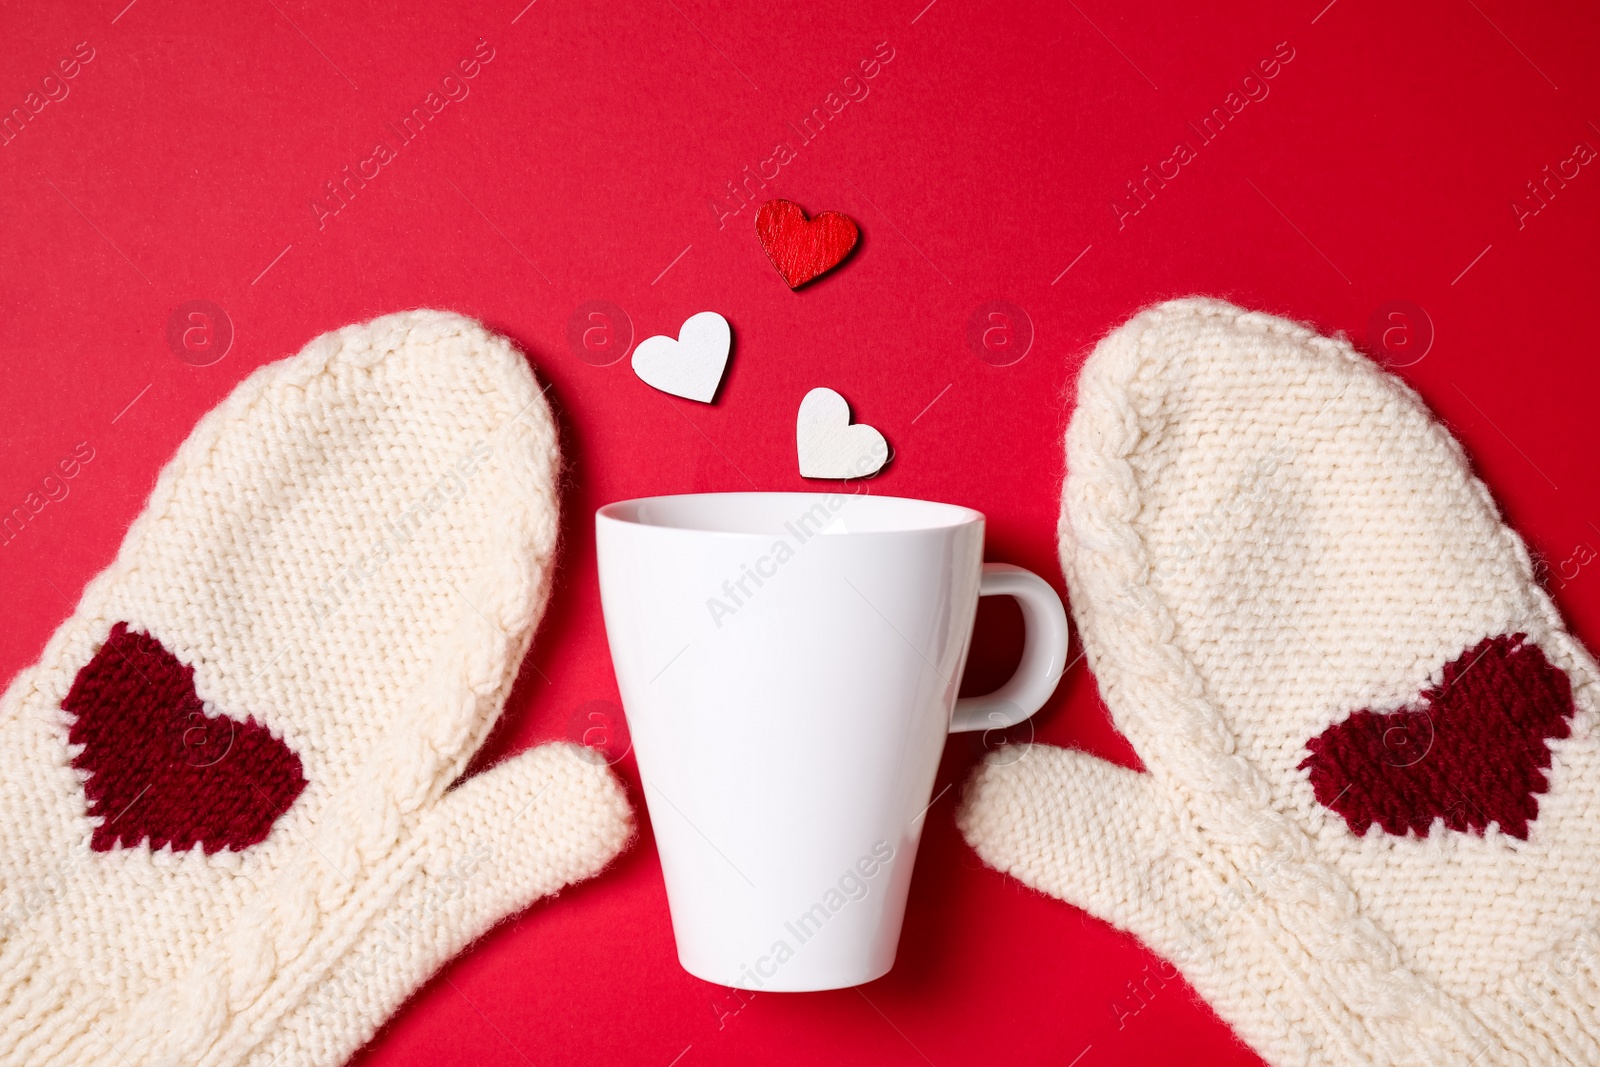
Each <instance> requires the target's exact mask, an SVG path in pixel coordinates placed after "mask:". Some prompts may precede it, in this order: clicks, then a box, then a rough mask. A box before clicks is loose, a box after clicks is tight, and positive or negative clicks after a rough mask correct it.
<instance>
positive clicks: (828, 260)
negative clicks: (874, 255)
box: [756, 200, 861, 289]
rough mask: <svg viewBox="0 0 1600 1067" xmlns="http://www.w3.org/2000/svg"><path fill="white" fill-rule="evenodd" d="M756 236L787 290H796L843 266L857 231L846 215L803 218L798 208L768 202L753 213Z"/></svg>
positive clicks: (829, 213) (785, 202)
mask: <svg viewBox="0 0 1600 1067" xmlns="http://www.w3.org/2000/svg"><path fill="white" fill-rule="evenodd" d="M756 234H757V235H758V236H759V237H760V238H761V247H762V248H764V249H766V253H767V258H768V259H770V260H772V265H773V266H774V267H777V268H778V273H779V274H781V275H783V280H784V281H786V282H788V283H789V288H791V289H798V288H800V287H801V286H802V285H804V284H806V283H807V282H809V281H811V280H813V279H814V278H816V277H817V276H818V275H821V274H825V273H827V272H828V271H830V270H832V269H833V268H834V267H837V266H838V265H839V264H840V263H843V262H844V260H845V257H846V256H848V255H849V254H850V252H851V250H852V249H854V248H855V246H856V242H857V241H858V240H860V239H861V231H860V229H858V228H857V226H856V224H855V221H854V220H853V219H851V218H850V216H848V215H841V214H839V213H838V212H837V211H824V212H823V213H822V214H820V215H818V216H817V217H816V218H814V219H808V218H806V213H805V212H804V211H803V210H801V207H800V205H799V204H795V203H791V202H790V201H788V200H768V201H767V202H766V203H765V204H762V205H761V210H760V211H758V212H756Z"/></svg>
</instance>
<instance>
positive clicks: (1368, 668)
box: [959, 300, 1600, 1067]
mask: <svg viewBox="0 0 1600 1067" xmlns="http://www.w3.org/2000/svg"><path fill="white" fill-rule="evenodd" d="M1067 469H1068V473H1067V479H1066V486H1065V490H1064V494H1063V501H1062V518H1061V527H1060V539H1061V557H1062V563H1063V566H1064V568H1065V570H1066V577H1067V584H1068V587H1069V590H1070V592H1071V596H1072V606H1073V611H1074V614H1075V615H1076V619H1077V624H1078V628H1079V631H1080V634H1081V636H1082V638H1083V642H1084V647H1085V649H1086V650H1087V654H1088V657H1089V662H1090V665H1091V666H1092V668H1093V670H1094V672H1095V674H1096V677H1097V678H1098V680H1099V684H1100V690H1101V693H1102V695H1103V697H1104V699H1105V701H1106V703H1107V705H1108V706H1109V708H1110V710H1111V714H1112V716H1113V718H1114V720H1115V722H1116V724H1117V726H1118V727H1119V728H1120V729H1121V730H1122V732H1123V733H1124V734H1125V735H1126V736H1127V737H1128V738H1129V740H1130V741H1132V743H1133V745H1134V747H1135V748H1136V749H1137V751H1138V753H1139V756H1140V758H1141V760H1142V761H1143V763H1144V765H1145V767H1146V768H1147V771H1148V773H1138V772H1135V771H1131V770H1126V769H1124V768H1121V767H1117V766H1113V765H1111V764H1109V763H1106V762H1104V761H1101V760H1098V759H1095V758H1093V757H1090V756H1088V755H1087V754H1085V753H1081V752H1073V751H1067V750H1062V749H1056V748H1050V747H1045V746H1030V747H1028V748H1026V749H1023V750H1022V753H1021V755H1020V756H1019V755H1018V753H1017V752H1015V751H1012V752H1002V753H997V754H996V756H994V757H991V759H990V760H989V762H988V763H987V764H985V765H984V766H983V767H982V768H980V769H979V771H978V772H977V773H976V774H975V775H974V777H973V779H972V782H971V783H970V785H969V786H968V791H967V794H966V797H965V800H964V802H963V806H962V809H961V812H960V815H959V821H960V825H961V829H962V831H963V832H964V834H965V835H966V837H967V840H968V841H969V842H970V843H971V844H972V845H973V847H974V848H975V849H977V851H978V853H979V854H980V855H981V856H982V857H983V858H984V859H985V860H986V861H987V862H988V863H990V864H991V865H993V866H995V867H997V868H999V869H1000V870H1003V871H1007V872H1010V873H1012V874H1014V875H1015V876H1017V877H1018V878H1020V879H1022V881H1024V882H1026V883H1027V884H1028V885H1031V886H1034V887H1036V888H1038V889H1041V890H1043V891H1045V892H1047V893H1050V894H1051V895H1053V896H1057V897H1060V898H1062V899H1064V900H1067V901H1070V902H1072V903H1073V904H1076V905H1077V906H1079V907H1081V908H1084V909H1085V910H1087V911H1090V912H1092V913H1094V914H1096V915H1098V916H1100V917H1102V918H1104V919H1106V920H1108V921H1110V922H1112V923H1115V924H1116V925H1118V926H1120V927H1122V928H1123V929H1125V930H1128V931H1130V932H1131V933H1133V934H1135V935H1136V936H1138V937H1139V938H1141V939H1142V940H1143V941H1145V942H1146V943H1147V944H1148V945H1150V946H1151V947H1152V948H1153V949H1154V950H1155V951H1157V952H1159V953H1161V954H1163V955H1164V956H1166V957H1167V958H1169V959H1170V960H1172V961H1173V962H1174V963H1176V964H1177V965H1178V966H1179V968H1181V969H1182V971H1183V972H1184V974H1185V976H1186V977H1187V978H1188V980H1189V981H1190V983H1191V984H1192V985H1193V986H1194V988H1195V989H1196V990H1198V991H1199V993H1200V994H1201V995H1202V996H1204V997H1205V998H1206V999H1207V1000H1208V1001H1210V1003H1211V1004H1212V1005H1213V1006H1214V1007H1215V1008H1216V1010H1217V1011H1218V1013H1219V1014H1220V1015H1221V1016H1222V1017H1223V1018H1224V1019H1226V1020H1227V1021H1228V1022H1229V1023H1230V1024H1231V1025H1232V1026H1233V1027H1234V1029H1235V1031H1236V1032H1237V1033H1238V1034H1239V1035H1240V1036H1241V1037H1243V1038H1244V1039H1245V1040H1246V1041H1248V1042H1249V1043H1250V1044H1251V1045H1252V1046H1254V1047H1255V1048H1256V1049H1257V1050H1258V1051H1259V1052H1260V1053H1261V1054H1262V1055H1263V1056H1265V1057H1266V1058H1267V1059H1268V1060H1269V1061H1271V1062H1272V1063H1274V1064H1276V1065H1278V1067H1288V1065H1291V1064H1336V1065H1351V1067H1353V1065H1357V1064H1361V1065H1366V1064H1438V1065H1441V1067H1442V1065H1445V1064H1451V1065H1456V1067H1462V1065H1466V1064H1478V1065H1481V1067H1497V1065H1503V1064H1507V1065H1508V1064H1530V1065H1531V1064H1539V1065H1544V1064H1552V1065H1553V1064H1570V1063H1597V1062H1600V971H1597V961H1600V926H1597V919H1600V898H1597V890H1600V752H1597V746H1596V722H1595V715H1596V712H1595V708H1596V698H1597V696H1600V690H1597V688H1596V677H1597V676H1596V670H1595V664H1594V662H1593V660H1592V659H1591V658H1590V656H1589V654H1588V652H1586V651H1585V650H1584V649H1583V648H1582V647H1581V646H1580V645H1579V644H1578V642H1577V641H1576V640H1574V639H1573V638H1572V636H1571V635H1569V634H1568V633H1567V631H1566V629H1565V628H1564V627H1563V625H1562V622H1561V619H1560V618H1559V616H1558V615H1557V613H1556V610H1555V608H1554V606H1553V605H1552V603H1551V601H1550V598H1549V597H1548V596H1547V595H1546V594H1545V592H1544V591H1543V590H1542V589H1541V588H1540V587H1539V585H1538V584H1537V583H1536V582H1535V580H1534V577H1533V572H1532V568H1531V566H1530V563H1529V557H1528V553H1527V550H1526V549H1525V548H1524V546H1523V544H1522V542H1521V540H1519V539H1518V537H1517V536H1516V534H1514V533H1513V532H1512V531H1511V530H1510V529H1508V528H1507V527H1506V526H1505V525H1504V524H1503V523H1502V522H1501V520H1500V517H1499V515H1498V513H1497V511H1496V509H1495V506H1494V504H1493V502H1492V500H1491V499H1490V497H1489V494H1488V492H1487V491H1486V490H1485V489H1484V487H1483V485H1482V484H1481V483H1480V482H1478V481H1477V479H1476V478H1474V477H1473V475H1472V473H1471V471H1470V470H1469V469H1468V466H1467V462H1466V459H1465V458H1464V456H1463V454H1462V451H1461V448H1460V446H1459V445H1458V444H1457V443H1456V441H1455V440H1454V439H1453V438H1452V437H1451V436H1450V434H1449V433H1448V432H1447V431H1446V430H1445V429H1444V428H1443V427H1442V426H1440V425H1439V424H1438V423H1436V422H1434V421H1433V420H1432V419H1431V418H1430V416H1429V414H1428V413H1427V411H1426V410H1425V409H1424V407H1423V405H1422V404H1421V402H1420V401H1419V400H1418V398H1417V397H1416V396H1415V395H1414V394H1413V393H1412V392H1411V391H1410V390H1408V389H1407V388H1406V387H1405V386H1403V385H1402V384H1400V383H1399V382H1398V381H1397V380H1395V379H1394V378H1393V377H1391V376H1390V375H1388V374H1386V373H1384V372H1383V371H1381V370H1380V369H1378V368H1377V367H1376V366H1374V365H1373V364H1371V363H1370V362H1368V361H1367V360H1366V359H1364V358H1362V357H1361V356H1360V355H1358V354H1357V353H1355V352H1354V351H1353V350H1352V349H1351V348H1350V346H1349V345H1348V344H1346V343H1345V342H1343V341H1342V340H1330V339H1328V338H1324V337H1319V336H1317V335H1315V334H1314V333H1312V332H1311V331H1309V330H1307V329H1305V328H1304V327H1302V326H1299V325H1297V324H1295V323H1291V322H1286V321H1284V320H1282V319H1277V318H1273V317H1271V316H1268V315H1260V314H1251V313H1247V312H1244V311H1241V310H1239V309H1238V308H1235V307H1232V306H1230V305H1228V304H1224V303H1220V302H1217V301H1211V300H1180V301H1175V302H1173V303H1169V304H1165V305H1162V306H1160V307H1157V308H1154V309H1152V310H1150V311H1146V312H1144V313H1142V314H1140V315H1138V316H1137V317H1135V318H1134V319H1133V320H1132V321H1131V322H1129V323H1128V324H1127V325H1125V326H1123V327H1122V328H1120V329H1118V330H1117V331H1115V332H1114V333H1112V334H1111V335H1110V336H1109V337H1107V338H1106V339H1105V340H1104V341H1103V342H1102V343H1101V344H1100V346H1099V347H1098V349H1097V350H1096V351H1095V353H1094V355H1093V356H1092V357H1091V358H1090V359H1089V361H1088V362H1087V364H1086V365H1085V366H1084V368H1083V372H1082V376H1081V378H1080V379H1079V385H1078V406H1077V410H1076V412H1075V413H1074V415H1073V419H1072V423H1071V427H1070V429H1069V430H1068V432H1067Z"/></svg>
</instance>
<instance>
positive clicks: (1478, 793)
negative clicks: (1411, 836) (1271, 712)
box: [1300, 634, 1574, 840]
mask: <svg viewBox="0 0 1600 1067" xmlns="http://www.w3.org/2000/svg"><path fill="white" fill-rule="evenodd" d="M1526 637H1527V635H1526V634H1515V635H1513V636H1509V637H1508V636H1506V635H1504V634H1502V635H1501V636H1499V637H1491V638H1485V639H1484V640H1483V641H1481V642H1479V643H1478V645H1477V647H1475V648H1472V649H1469V650H1468V651H1466V652H1464V653H1462V655H1461V656H1460V657H1459V658H1457V659H1456V660H1455V662H1453V663H1451V664H1449V665H1448V666H1446V667H1445V669H1444V677H1443V679H1442V680H1441V681H1440V683H1439V686H1438V687H1437V688H1429V689H1426V690H1424V691H1423V693H1422V697H1421V700H1420V702H1419V704H1418V705H1417V706H1415V707H1412V708H1405V709H1402V710H1400V711H1395V712H1390V713H1388V714H1379V713H1377V712H1374V711H1365V710H1364V711H1358V712H1356V713H1355V714H1353V715H1351V716H1350V717H1349V718H1348V719H1345V720H1344V721H1343V722H1340V723H1335V724H1334V725H1332V726H1330V727H1328V728H1327V729H1326V730H1324V731H1323V732H1322V733H1321V734H1320V735H1318V736H1317V737H1313V738H1312V739H1311V740H1310V741H1307V742H1306V748H1307V750H1308V751H1309V752H1310V753H1311V755H1310V756H1308V757H1307V758H1306V760H1305V762H1303V763H1301V764H1300V766H1301V767H1302V768H1310V771H1311V786H1312V788H1313V789H1314V790H1315V792H1316V797H1317V801H1318V802H1319V803H1321V804H1322V805H1323V807H1326V808H1329V809H1331V810H1333V811H1336V812H1338V813H1339V814H1340V815H1343V816H1344V819H1345V822H1346V823H1348V824H1349V826H1350V829H1351V831H1352V832H1354V833H1357V834H1365V833H1366V832H1367V830H1368V828H1369V827H1371V826H1372V824H1373V823H1377V824H1378V825H1379V826H1381V827H1383V829H1384V832H1385V833H1390V834H1394V835H1396V836H1399V837H1403V836H1405V835H1406V834H1407V833H1408V832H1409V833H1415V834H1417V835H1419V836H1425V835H1426V834H1427V833H1428V828H1429V827H1430V826H1432V825H1433V821H1434V820H1435V819H1443V820H1444V825H1445V827H1446V829H1450V830H1456V831H1459V832H1463V833H1464V832H1466V831H1468V830H1471V831H1473V832H1475V833H1479V834H1481V833H1483V832H1484V831H1485V830H1486V829H1487V828H1488V826H1489V824H1490V823H1491V822H1493V823H1498V824H1499V826H1500V829H1501V830H1502V831H1503V832H1504V833H1507V834H1510V835H1511V836H1512V837H1518V838H1522V839H1523V840H1527V837H1528V824H1529V823H1531V822H1532V821H1533V820H1534V819H1536V818H1538V817H1539V801H1538V800H1537V799H1536V797H1537V794H1539V793H1543V792H1544V791H1545V790H1546V789H1547V788H1548V787H1549V783H1548V781H1547V780H1546V778H1545V774H1544V772H1545V770H1547V769H1548V768H1549V766H1550V749H1549V747H1548V745H1546V742H1547V741H1548V740H1550V739H1551V738H1557V737H1566V736H1567V732H1568V725H1567V720H1568V719H1570V718H1571V717H1572V715H1573V710H1574V709H1573V706H1572V683H1571V682H1570V681H1568V679H1567V676H1566V674H1565V673H1563V672H1562V671H1560V670H1558V669H1557V668H1556V667H1554V666H1552V665H1551V663H1550V661H1549V660H1547V659H1545V657H1544V653H1543V652H1541V651H1540V650H1539V646H1537V645H1534V644H1527V643H1524V642H1525V640H1526Z"/></svg>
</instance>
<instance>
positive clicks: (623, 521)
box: [595, 490, 984, 538]
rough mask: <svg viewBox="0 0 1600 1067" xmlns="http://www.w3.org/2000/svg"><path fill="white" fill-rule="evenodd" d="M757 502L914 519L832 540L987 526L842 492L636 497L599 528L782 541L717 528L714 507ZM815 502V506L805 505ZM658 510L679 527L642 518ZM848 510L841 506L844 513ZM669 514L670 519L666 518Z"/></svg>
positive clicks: (976, 517)
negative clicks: (833, 505) (890, 512)
mask: <svg viewBox="0 0 1600 1067" xmlns="http://www.w3.org/2000/svg"><path fill="white" fill-rule="evenodd" d="M739 497H745V498H751V499H757V500H761V501H764V502H766V503H767V504H768V505H770V504H772V503H774V502H777V501H780V500H784V499H788V500H792V501H793V502H794V503H795V506H796V515H799V514H804V513H805V512H806V511H808V510H809V508H810V507H811V506H814V505H815V504H819V503H820V504H822V505H823V506H824V507H826V506H827V502H828V501H831V500H834V499H835V498H837V499H839V500H841V501H844V502H845V503H846V504H848V503H850V502H856V503H854V504H853V505H851V506H853V507H854V508H857V509H859V508H862V507H865V508H867V509H870V510H875V511H876V510H880V509H881V508H882V509H887V508H893V509H897V510H899V511H900V512H901V513H902V514H903V515H905V516H908V519H906V520H904V521H899V522H893V523H891V524H888V525H884V526H873V527H871V528H868V529H856V530H849V529H846V530H830V531H829V536H830V537H870V536H874V535H876V536H883V535H890V536H893V535H899V534H916V533H940V532H946V531H950V530H955V529H959V528H961V527H964V526H970V525H973V524H975V523H977V524H981V523H982V522H983V521H984V516H983V512H981V511H978V510H976V509H974V508H969V507H966V506H965V505H962V504H949V503H945V502H943V501H938V500H923V499H920V498H917V497H903V496H876V495H868V494H860V493H839V492H832V493H827V492H814V491H800V492H790V491H785V490H776V491H763V490H735V491H730V492H717V493H665V494H661V495H658V496H645V497H634V498H632V499H629V500H617V501H613V502H612V503H609V504H605V505H603V506H601V507H599V508H597V509H596V510H595V520H596V522H600V521H605V522H613V523H617V524H618V525H621V526H628V527H634V528H637V529H652V530H660V531H663V532H672V533H684V534H703V535H714V536H724V537H762V538H765V537H772V536H775V535H780V534H781V533H782V532H783V531H782V530H781V529H775V528H774V529H769V528H765V527H762V528H759V529H758V528H754V526H753V525H745V526H737V527H736V526H734V525H732V524H730V523H727V522H716V521H715V520H714V518H713V513H712V511H711V505H712V502H718V503H726V502H730V501H731V499H732V498H739ZM804 501H809V502H810V504H806V503H802V502H804ZM696 504H702V505H705V510H703V511H701V510H696V509H695V505H696ZM652 505H655V506H656V508H657V509H660V510H658V515H657V519H658V520H660V519H665V518H669V517H671V518H674V519H675V520H676V521H650V520H648V519H645V518H643V517H641V512H643V511H645V510H646V509H647V508H650V507H651V506H652ZM843 506H844V505H841V506H840V508H839V509H830V510H840V509H842V507H843ZM672 509H686V512H687V516H692V518H691V517H683V518H680V517H678V516H674V515H672V513H671V512H672ZM661 511H665V512H666V514H661V513H660V512H661ZM791 517H793V516H791Z"/></svg>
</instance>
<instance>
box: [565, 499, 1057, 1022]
mask: <svg viewBox="0 0 1600 1067" xmlns="http://www.w3.org/2000/svg"><path fill="white" fill-rule="evenodd" d="M595 534H596V539H597V543H598V546H599V558H600V597H601V602H602V606H603V608H604V611H605V620H606V633H607V636H608V638H609V640H610V643H611V658H612V662H613V664H614V665H615V667H616V672H617V683H618V686H619V687H620V689H621V691H622V703H623V707H624V710H625V711H626V713H627V717H628V728H629V731H630V733H631V734H632V737H633V746H634V752H635V753H636V754H637V758H638V761H639V773H640V776H641V777H642V778H643V780H644V792H645V803H646V805H647V806H648V808H649V811H650V821H651V825H652V826H653V827H654V830H655V836H656V844H657V847H658V849H659V850H660V854H661V869H662V872H663V874H664V876H665V878H666V887H667V901H668V904H669V906H670V908H671V911H672V926H673V932H674V933H675V934H676V936H677V942H678V958H679V960H680V961H681V962H682V964H683V966H684V969H686V970H687V971H688V972H689V973H690V974H693V975H695V976H697V977H700V978H704V979H706V980H707V981H710V982H716V983H718V984H721V985H726V986H735V987H738V988H743V989H765V990H790V991H798V990H815V989H837V988H841V987H844V986H852V985H857V984H859V983H862V982H867V981H871V980H872V979H874V978H877V977H879V976H880V975H882V974H884V973H885V972H887V971H888V970H889V968H890V967H891V966H892V965H893V964H894V956H895V948H896V945H897V944H898V942H899V939H900V924H901V920H902V918H903V917H904V914H905V905H906V893H907V890H908V888H909V886H910V880H911V867H912V863H913V861H914V860H915V858H916V851H917V841H918V839H919V837H920V836H921V831H922V824H923V821H924V818H923V817H924V814H925V812H926V810H927V808H928V806H929V804H930V801H931V799H932V798H931V796H930V794H931V793H932V789H933V780H934V775H935V773H936V772H937V770H938V765H939V756H940V753H941V751H942V750H943V748H944V740H945V735H946V733H947V732H952V731H960V730H982V729H996V728H1002V727H1006V726H1010V725H1013V724H1015V723H1018V722H1021V721H1022V720H1023V719H1026V718H1027V717H1028V716H1029V715H1032V714H1033V713H1034V712H1035V711H1037V710H1038V709H1039V708H1040V706H1042V705H1043V704H1044V702H1045V701H1046V700H1047V699H1048V698H1049V696H1050V694H1051V693H1052V692H1053V691H1054V690H1055V687H1056V682H1057V681H1058V680H1059V679H1060V677H1061V672H1062V669H1063V668H1064V666H1065V663H1066V654H1067V619H1066V613H1065V612H1064V611H1063V610H1062V608H1061V601H1060V599H1059V598H1058V597H1057V596H1056V594H1055V591H1054V590H1053V589H1051V588H1050V585H1049V583H1047V582H1046V581H1044V579H1042V578H1040V577H1038V576H1037V575H1035V574H1032V573H1030V572H1028V571H1025V570H1022V569H1021V568H1019V567H1012V566H1008V565H1005V564H996V563H990V564H985V563H984V562H983V516H982V515H981V514H980V513H978V512H976V511H973V510H971V509H970V508H963V507H956V506H954V505H951V504H936V503H931V502H928V501H922V500H904V499H897V498H894V497H879V496H865V495H862V496H851V495H845V494H838V493H835V494H821V493H706V494H699V495H694V496H665V497H652V498H649V499H644V500H629V501H623V502H621V503H617V504H609V505H607V506H606V507H603V508H601V509H600V511H599V513H598V514H597V515H596V518H595ZM988 595H1007V596H1013V597H1016V598H1017V601H1018V602H1019V603H1020V604H1021V606H1022V613H1023V619H1024V621H1025V623H1026V626H1027V636H1026V640H1025V644H1024V648H1023V653H1022V662H1021V664H1020V665H1019V666H1018V668H1017V671H1016V674H1015V675H1014V676H1013V677H1012V679H1011V680H1010V681H1009V682H1007V683H1006V684H1005V685H1004V686H1002V687H1001V688H1000V689H999V690H997V691H996V692H994V693H991V694H989V695H988V696H984V697H976V698H969V699H963V700H957V699H956V693H957V690H958V688H959V686H960V682H961V672H962V668H963V667H964V665H965V663H966V658H967V648H968V645H969V643H970V641H971V637H972V624H973V618H974V616H975V613H976V611H977V606H978V598H979V597H980V596H988Z"/></svg>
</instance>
